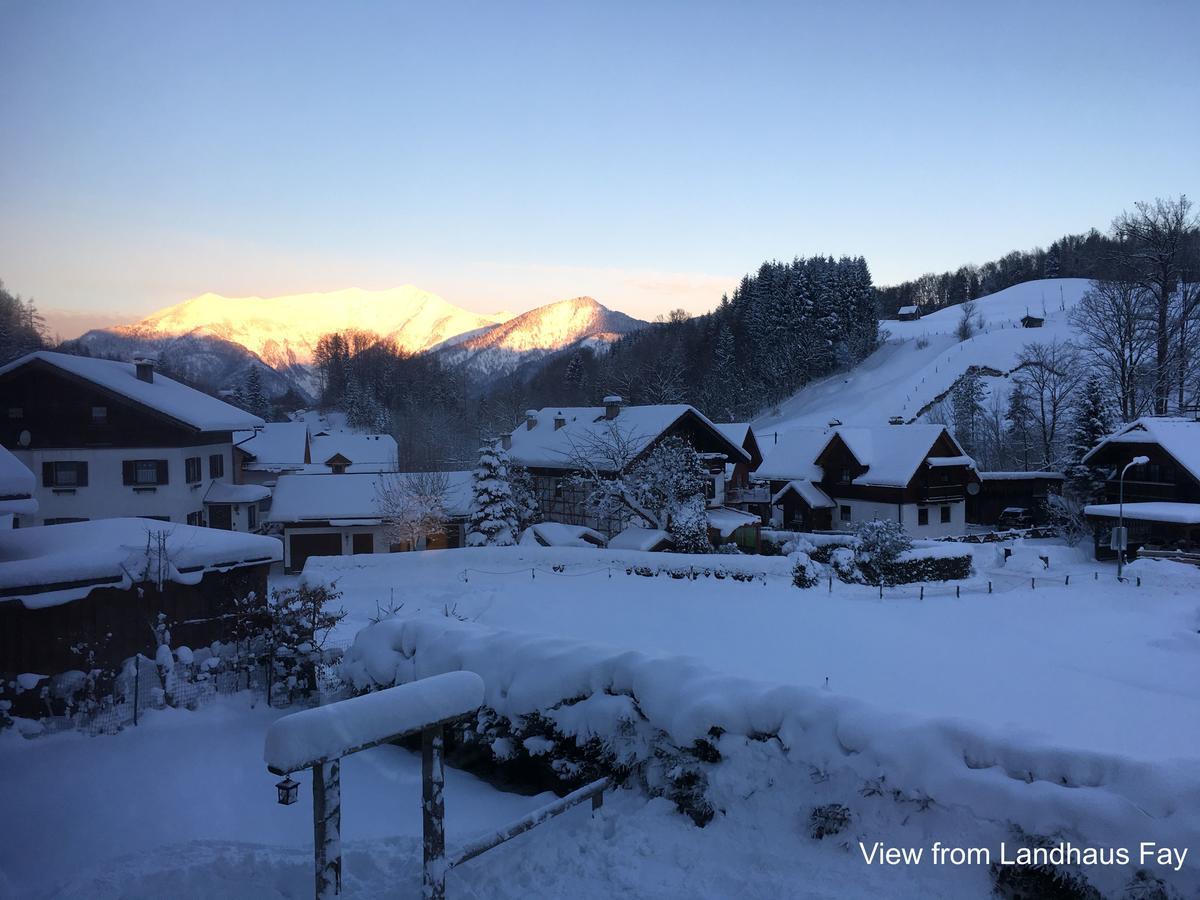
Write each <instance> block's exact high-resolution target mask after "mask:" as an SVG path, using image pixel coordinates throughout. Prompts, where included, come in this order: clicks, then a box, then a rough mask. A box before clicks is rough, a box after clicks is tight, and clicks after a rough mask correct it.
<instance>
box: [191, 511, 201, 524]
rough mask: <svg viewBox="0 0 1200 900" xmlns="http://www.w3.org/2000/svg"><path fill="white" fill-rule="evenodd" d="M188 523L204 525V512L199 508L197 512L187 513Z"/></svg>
mask: <svg viewBox="0 0 1200 900" xmlns="http://www.w3.org/2000/svg"><path fill="white" fill-rule="evenodd" d="M187 523H188V524H189V525H203V524H204V513H203V512H201V511H199V510H197V511H196V512H190V513H188V514H187Z"/></svg>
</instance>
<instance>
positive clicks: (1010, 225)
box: [0, 0, 1200, 316]
mask: <svg viewBox="0 0 1200 900" xmlns="http://www.w3.org/2000/svg"><path fill="white" fill-rule="evenodd" d="M1198 98H1200V3H1197V2H1117V3H1110V2H1079V3H1046V2H1040V3H1019V2H1009V0H1006V2H1003V3H982V2H946V3H909V2H904V3H899V2H879V3H853V2H851V3H832V2H829V3H780V4H750V3H732V2H727V3H721V4H703V3H677V4H676V3H614V2H593V3H587V4H585V3H571V2H557V3H546V4H531V5H524V4H507V3H478V4H450V3H434V4H419V5H418V4H403V3H332V2H320V3H308V2H278V3H276V2H212V0H209V2H204V3H182V2H157V0H156V2H145V3H143V2H136V0H126V2H120V3H116V2H114V3H104V2H95V3H91V2H87V3H85V2H54V0H36V2H35V0H27V2H12V0H0V113H2V117H0V121H2V122H3V125H4V129H3V130H4V138H3V142H2V149H0V211H2V214H0V278H2V279H3V280H4V281H5V282H6V284H7V285H8V286H9V287H10V288H11V289H13V290H17V291H20V292H21V293H23V294H32V295H33V296H35V297H36V298H38V300H39V302H40V304H41V305H42V306H44V307H47V308H66V309H77V310H90V311H92V312H96V313H101V314H109V313H117V312H119V313H121V314H127V313H137V314H144V313H146V312H148V311H150V310H152V309H154V308H157V307H160V306H164V305H167V304H169V303H174V302H178V301H179V300H182V299H184V298H186V297H188V296H192V295H195V294H198V293H201V292H204V291H209V290H211V291H216V292H218V293H223V294H226V295H241V294H255V293H257V294H262V295H270V294H280V293H290V292H295V291H300V290H324V289H333V288H337V287H345V286H350V285H358V286H362V287H372V288H379V287H387V286H393V285H397V284H402V283H415V284H418V285H420V286H421V287H424V288H425V289H427V290H432V291H435V292H437V293H440V294H442V295H443V296H445V297H446V298H447V299H449V300H451V301H452V302H456V303H459V304H461V305H464V306H468V307H472V308H476V309H481V310H486V309H497V308H515V309H520V308H527V307H529V306H532V305H535V304H537V303H543V302H548V301H550V300H554V299H561V298H563V297H566V296H574V295H577V294H583V293H590V294H592V295H593V296H595V297H597V299H599V300H601V301H602V302H605V303H607V304H609V305H611V306H615V307H617V308H621V309H625V310H627V311H629V312H632V313H635V314H641V315H647V316H650V315H654V314H655V313H657V312H661V311H664V310H666V309H668V308H670V307H673V306H677V305H684V306H686V307H688V308H690V309H692V310H693V311H697V312H698V311H701V310H702V309H704V308H706V307H708V306H711V305H712V304H714V303H715V302H716V301H717V300H718V299H719V297H720V293H721V291H722V290H724V289H726V288H728V287H731V286H732V285H733V284H734V283H736V280H737V279H738V278H739V277H740V275H741V274H742V273H743V272H745V271H747V270H750V269H753V268H755V267H757V265H758V264H759V262H761V261H762V260H763V259H764V258H768V257H791V256H792V255H796V254H800V255H803V254H808V253H814V252H827V253H835V254H841V253H854V254H859V253H861V254H863V255H865V256H866V257H867V260H868V261H869V263H870V264H871V267H872V271H873V273H874V275H875V280H876V283H890V282H894V281H897V280H900V279H903V278H907V277H911V276H915V275H919V274H921V273H922V272H924V271H930V270H941V269H945V268H948V267H953V266H956V265H958V264H961V263H964V262H969V261H976V262H982V261H984V260H986V259H989V258H993V257H995V256H997V255H999V254H1002V253H1004V252H1006V251H1008V250H1010V249H1015V248H1026V247H1030V246H1032V245H1035V244H1043V245H1044V244H1046V243H1048V242H1049V241H1050V240H1052V239H1053V238H1055V237H1056V236H1058V235H1060V234H1062V233H1064V232H1067V231H1079V230H1083V229H1086V228H1088V227H1090V226H1093V225H1095V226H1098V227H1100V228H1105V227H1107V225H1108V224H1109V223H1110V221H1111V219H1112V217H1113V216H1114V215H1115V214H1116V213H1118V212H1120V211H1121V210H1122V209H1124V208H1126V207H1128V206H1130V205H1131V204H1132V203H1133V202H1134V201H1136V200H1139V199H1148V198H1152V197H1154V196H1156V195H1168V194H1178V193H1181V192H1186V193H1189V194H1191V195H1192V196H1193V197H1194V198H1195V199H1196V200H1198V201H1200V177H1198V176H1200V99H1198Z"/></svg>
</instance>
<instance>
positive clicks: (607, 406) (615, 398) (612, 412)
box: [604, 394, 625, 419]
mask: <svg viewBox="0 0 1200 900" xmlns="http://www.w3.org/2000/svg"><path fill="white" fill-rule="evenodd" d="M624 402H625V401H624V400H623V399H622V398H621V396H620V395H619V394H609V395H608V396H607V397H605V398H604V418H606V419H615V418H616V417H617V416H619V415H620V414H621V404H622V403H624Z"/></svg>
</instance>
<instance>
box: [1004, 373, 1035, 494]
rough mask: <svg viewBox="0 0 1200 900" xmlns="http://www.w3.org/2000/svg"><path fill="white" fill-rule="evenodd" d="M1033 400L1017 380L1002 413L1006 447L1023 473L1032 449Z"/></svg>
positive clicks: (1022, 383) (1026, 467) (1027, 466)
mask: <svg viewBox="0 0 1200 900" xmlns="http://www.w3.org/2000/svg"><path fill="white" fill-rule="evenodd" d="M1032 404H1033V400H1032V398H1030V396H1029V392H1028V391H1027V390H1026V389H1025V384H1024V382H1022V381H1020V380H1018V381H1016V382H1015V383H1014V384H1013V387H1012V391H1011V392H1010V393H1009V395H1008V407H1007V409H1006V410H1005V413H1004V421H1005V422H1007V423H1008V432H1007V435H1006V436H1007V438H1008V441H1007V443H1008V446H1009V448H1010V450H1011V451H1012V453H1013V456H1014V462H1015V464H1016V465H1019V466H1020V467H1021V470H1022V471H1024V472H1028V471H1029V453H1030V451H1031V450H1032V449H1033V430H1034V416H1033V405H1032Z"/></svg>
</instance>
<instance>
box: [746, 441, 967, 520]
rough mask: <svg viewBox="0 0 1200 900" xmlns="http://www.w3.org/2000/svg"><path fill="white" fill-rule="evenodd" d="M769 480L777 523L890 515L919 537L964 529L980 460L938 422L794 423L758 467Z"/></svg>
mask: <svg viewBox="0 0 1200 900" xmlns="http://www.w3.org/2000/svg"><path fill="white" fill-rule="evenodd" d="M756 475H757V477H758V479H760V480H762V481H766V482H767V483H769V485H770V490H771V495H772V507H773V511H772V524H774V525H775V526H776V527H782V528H787V529H791V530H798V531H826V530H850V529H853V528H855V527H857V526H858V525H859V524H860V523H862V522H864V521H869V520H871V519H892V520H894V521H897V522H899V523H901V524H902V525H903V526H904V528H905V530H907V531H908V532H909V533H910V534H912V535H914V536H916V537H926V538H927V537H941V536H944V535H951V534H961V533H962V532H963V531H964V530H965V527H966V498H967V496H968V495H969V494H970V493H972V492H974V491H977V490H978V488H979V478H978V475H977V474H976V472H975V462H974V460H972V459H971V458H970V457H969V456H967V455H966V453H964V452H963V449H962V447H961V446H959V444H958V442H957V441H955V440H954V438H953V436H951V434H950V432H949V431H947V430H946V428H945V427H944V426H941V425H925V424H912V425H875V426H844V425H831V426H830V427H828V428H796V429H793V430H791V431H787V432H784V433H782V434H780V435H779V438H778V443H777V444H775V446H774V447H773V448H772V449H771V450H769V451H768V452H767V454H766V458H765V459H764V460H763V464H762V465H761V466H760V467H759V470H758V472H757V473H756Z"/></svg>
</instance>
